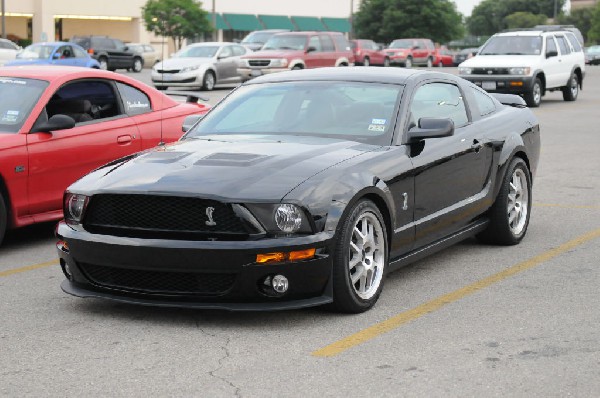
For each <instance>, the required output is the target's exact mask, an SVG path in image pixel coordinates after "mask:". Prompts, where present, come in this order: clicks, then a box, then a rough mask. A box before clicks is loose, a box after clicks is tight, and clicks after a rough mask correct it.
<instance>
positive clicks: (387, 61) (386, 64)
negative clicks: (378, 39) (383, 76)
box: [383, 57, 390, 68]
mask: <svg viewBox="0 0 600 398" xmlns="http://www.w3.org/2000/svg"><path fill="white" fill-rule="evenodd" d="M383 66H384V67H385V68H387V67H388V66H390V59H389V58H388V57H385V59H384V60H383Z"/></svg>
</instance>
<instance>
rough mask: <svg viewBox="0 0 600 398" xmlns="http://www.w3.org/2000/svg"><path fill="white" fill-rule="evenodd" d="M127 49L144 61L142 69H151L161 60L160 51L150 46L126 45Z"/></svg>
mask: <svg viewBox="0 0 600 398" xmlns="http://www.w3.org/2000/svg"><path fill="white" fill-rule="evenodd" d="M127 47H129V49H130V50H131V51H133V52H135V53H138V54H140V55H141V56H142V58H143V59H144V67H146V68H152V67H153V66H154V64H156V63H157V62H160V61H161V60H162V56H161V53H160V51H157V50H156V48H154V47H152V46H151V45H150V44H143V43H127Z"/></svg>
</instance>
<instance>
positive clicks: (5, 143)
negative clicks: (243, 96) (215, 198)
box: [0, 66, 208, 242]
mask: <svg viewBox="0 0 600 398" xmlns="http://www.w3.org/2000/svg"><path fill="white" fill-rule="evenodd" d="M207 110H208V106H205V105H201V104H198V103H179V102H177V101H175V100H173V99H171V98H170V97H168V96H167V95H165V94H163V93H160V92H158V91H157V90H155V89H154V88H151V87H149V86H147V85H145V84H143V83H140V82H138V81H137V80H134V79H131V78H128V77H127V76H123V75H119V74H116V73H112V72H106V71H100V70H94V69H84V68H76V67H56V66H49V67H43V66H35V67H34V66H32V67H7V68H2V69H0V242H1V241H2V239H3V237H4V234H5V231H6V230H7V229H10V228H17V227H22V226H25V225H29V224H33V223H38V222H45V221H52V220H59V219H61V218H62V198H63V192H64V190H65V188H66V187H67V186H69V185H70V184H71V183H73V182H74V181H75V180H77V179H78V178H79V177H81V176H83V175H84V174H86V173H88V172H90V171H91V170H93V169H95V168H97V167H99V166H101V165H103V164H105V163H108V162H111V161H113V160H115V159H118V158H121V157H124V156H127V155H130V154H132V153H135V152H139V151H141V150H144V149H147V148H151V147H154V146H156V145H157V144H158V143H159V142H161V141H163V142H171V141H176V140H177V139H179V137H181V135H182V125H183V120H184V119H185V118H186V117H187V116H189V115H194V114H203V113H206V111H207Z"/></svg>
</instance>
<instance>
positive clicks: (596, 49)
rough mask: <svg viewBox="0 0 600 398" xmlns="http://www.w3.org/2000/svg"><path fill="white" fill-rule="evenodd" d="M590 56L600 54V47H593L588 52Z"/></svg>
mask: <svg viewBox="0 0 600 398" xmlns="http://www.w3.org/2000/svg"><path fill="white" fill-rule="evenodd" d="M586 52H587V53H588V54H598V53H600V46H592V47H590V48H588V49H587V50H586Z"/></svg>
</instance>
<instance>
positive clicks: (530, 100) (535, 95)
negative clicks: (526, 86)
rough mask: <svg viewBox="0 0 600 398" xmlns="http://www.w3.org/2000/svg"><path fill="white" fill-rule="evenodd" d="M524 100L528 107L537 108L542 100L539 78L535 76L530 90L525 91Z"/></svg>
mask: <svg viewBox="0 0 600 398" xmlns="http://www.w3.org/2000/svg"><path fill="white" fill-rule="evenodd" d="M525 102H527V106H528V107H530V108H537V107H538V106H540V102H542V82H541V81H540V79H539V78H537V77H536V78H535V81H534V82H533V86H532V87H531V90H530V91H528V92H527V93H525Z"/></svg>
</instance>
